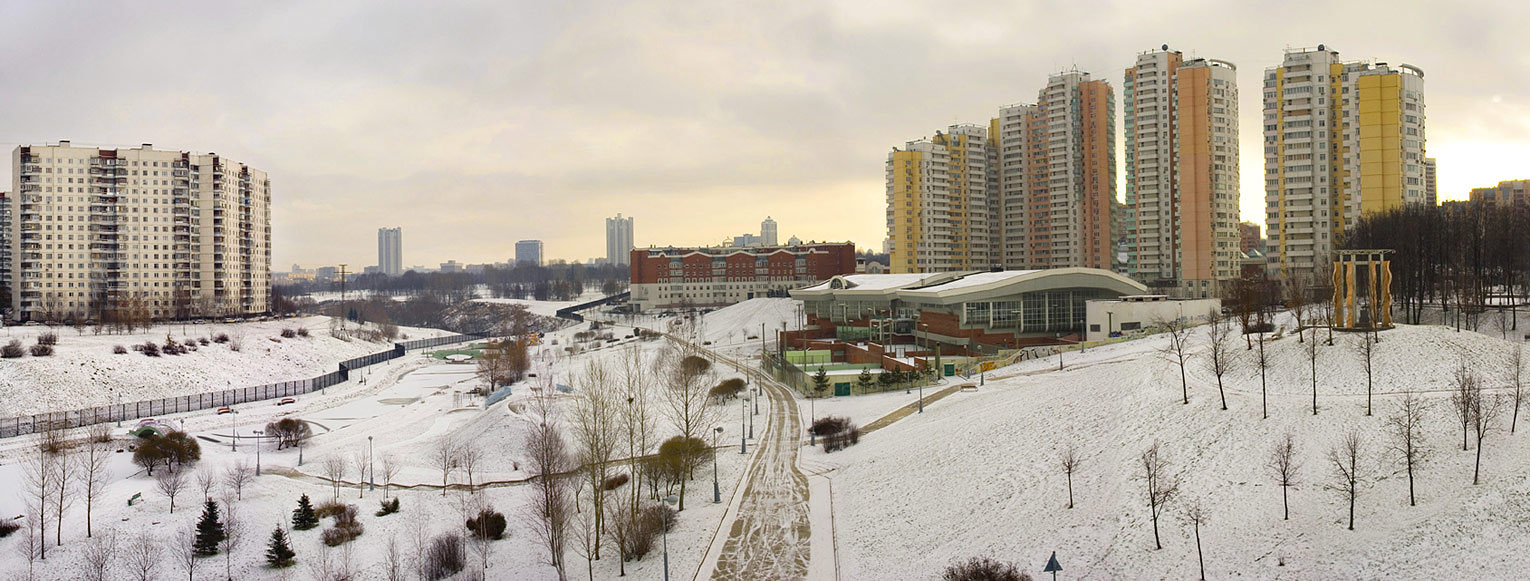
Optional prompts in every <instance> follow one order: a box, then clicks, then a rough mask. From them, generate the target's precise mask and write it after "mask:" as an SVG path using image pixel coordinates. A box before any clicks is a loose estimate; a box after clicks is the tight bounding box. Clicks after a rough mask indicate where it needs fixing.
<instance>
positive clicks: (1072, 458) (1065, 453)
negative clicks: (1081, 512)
mask: <svg viewBox="0 0 1530 581" xmlns="http://www.w3.org/2000/svg"><path fill="white" fill-rule="evenodd" d="M1057 461H1058V464H1061V465H1062V470H1063V474H1064V475H1065V476H1067V477H1068V508H1073V472H1074V471H1075V470H1078V465H1079V464H1080V463H1082V462H1083V461H1084V458H1083V457H1082V456H1080V455H1079V453H1078V445H1077V444H1076V443H1074V442H1073V441H1071V440H1070V441H1069V442H1068V444H1067V445H1066V446H1064V447H1063V449H1062V451H1061V452H1058V454H1057Z"/></svg>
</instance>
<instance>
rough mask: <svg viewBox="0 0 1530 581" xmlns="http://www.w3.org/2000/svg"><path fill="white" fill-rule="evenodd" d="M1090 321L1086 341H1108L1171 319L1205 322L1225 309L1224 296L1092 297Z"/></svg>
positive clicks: (1087, 314) (1087, 312)
mask: <svg viewBox="0 0 1530 581" xmlns="http://www.w3.org/2000/svg"><path fill="white" fill-rule="evenodd" d="M1084 310H1085V318H1086V319H1088V322H1089V332H1088V334H1087V335H1086V336H1085V340H1086V341H1104V340H1105V339H1108V338H1110V337H1120V336H1122V335H1129V334H1131V333H1134V332H1140V331H1144V330H1148V329H1152V328H1153V327H1155V326H1158V325H1160V324H1162V323H1165V322H1169V321H1184V322H1186V323H1189V324H1192V325H1195V324H1200V323H1204V322H1206V321H1208V320H1210V318H1211V314H1212V313H1217V312H1221V310H1222V300H1221V299H1171V298H1169V297H1168V296H1167V295H1127V296H1121V297H1117V298H1114V299H1102V300H1091V301H1089V302H1088V303H1087V304H1086V305H1085V306H1084Z"/></svg>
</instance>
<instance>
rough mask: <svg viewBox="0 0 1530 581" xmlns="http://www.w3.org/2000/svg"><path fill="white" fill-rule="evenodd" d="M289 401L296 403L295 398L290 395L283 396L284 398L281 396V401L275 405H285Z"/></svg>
mask: <svg viewBox="0 0 1530 581" xmlns="http://www.w3.org/2000/svg"><path fill="white" fill-rule="evenodd" d="M289 403H297V400H295V399H292V398H290V397H284V398H282V400H281V401H279V402H276V405H287V404H289Z"/></svg>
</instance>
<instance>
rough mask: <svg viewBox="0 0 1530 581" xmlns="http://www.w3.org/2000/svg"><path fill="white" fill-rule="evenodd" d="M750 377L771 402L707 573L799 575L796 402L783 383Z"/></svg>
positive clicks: (803, 565) (801, 523)
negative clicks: (735, 505)
mask: <svg viewBox="0 0 1530 581" xmlns="http://www.w3.org/2000/svg"><path fill="white" fill-rule="evenodd" d="M714 356H715V355H714ZM719 359H721V358H719ZM754 377H755V380H756V381H757V382H759V384H760V385H761V386H763V389H764V391H765V393H766V394H767V395H768V397H770V399H771V401H772V405H771V406H770V421H769V422H768V424H767V427H766V431H765V434H764V435H763V437H762V438H761V440H760V444H759V445H760V446H762V448H761V450H760V453H759V455H758V456H756V457H755V461H754V463H753V464H752V465H751V466H750V467H749V470H748V474H747V482H748V484H747V485H746V486H747V487H746V488H745V490H744V498H743V501H742V503H741V504H740V506H739V509H738V517H737V520H735V521H734V522H733V524H732V527H731V529H730V531H729V533H728V540H727V542H726V543H725V544H724V545H723V549H722V553H721V554H720V555H719V556H718V558H717V565H716V567H715V568H714V570H713V575H712V578H713V579H751V580H752V579H801V578H804V577H806V576H807V572H808V558H809V555H810V551H809V545H808V540H809V537H810V535H811V533H812V531H811V526H810V525H809V521H808V504H807V503H808V482H807V477H806V476H804V475H803V474H802V471H801V470H799V469H798V468H797V451H798V449H799V448H800V447H801V446H802V429H801V425H800V424H799V419H798V417H797V405H796V402H795V401H793V399H792V395H791V393H790V392H788V391H787V390H786V388H785V387H782V386H781V385H779V384H777V383H775V382H773V381H762V379H763V376H761V375H754Z"/></svg>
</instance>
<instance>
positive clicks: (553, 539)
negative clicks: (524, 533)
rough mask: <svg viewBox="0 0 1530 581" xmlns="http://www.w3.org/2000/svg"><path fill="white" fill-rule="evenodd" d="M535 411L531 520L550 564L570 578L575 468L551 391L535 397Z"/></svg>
mask: <svg viewBox="0 0 1530 581" xmlns="http://www.w3.org/2000/svg"><path fill="white" fill-rule="evenodd" d="M531 411H532V412H533V413H534V414H535V416H536V418H535V419H534V420H533V421H534V422H535V423H534V424H533V425H532V428H531V432H530V434H529V437H528V438H527V442H526V453H527V455H528V456H530V468H531V469H532V471H534V472H535V474H536V475H535V479H534V480H533V481H532V483H531V503H530V504H529V505H528V506H527V511H528V513H529V514H528V519H527V520H529V521H530V522H531V525H532V530H533V532H534V533H535V534H536V536H537V538H538V540H540V541H541V543H542V544H543V546H544V547H545V548H546V550H547V551H546V555H545V556H544V558H545V559H546V562H547V564H549V565H552V567H553V569H555V570H556V571H557V572H558V579H559V580H560V581H561V580H563V579H566V578H567V571H566V566H565V563H564V546H565V544H566V541H567V538H568V528H569V512H570V508H569V496H570V495H569V483H568V480H567V479H566V478H564V474H565V473H566V472H568V471H569V470H570V469H571V468H572V467H573V461H572V459H571V458H570V455H569V452H568V444H567V443H565V442H564V440H563V428H562V425H561V422H559V419H558V414H557V411H556V410H555V409H554V405H553V396H552V394H551V393H548V391H547V390H544V391H542V392H541V393H539V394H537V395H536V396H534V397H533V398H532V400H531Z"/></svg>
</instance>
